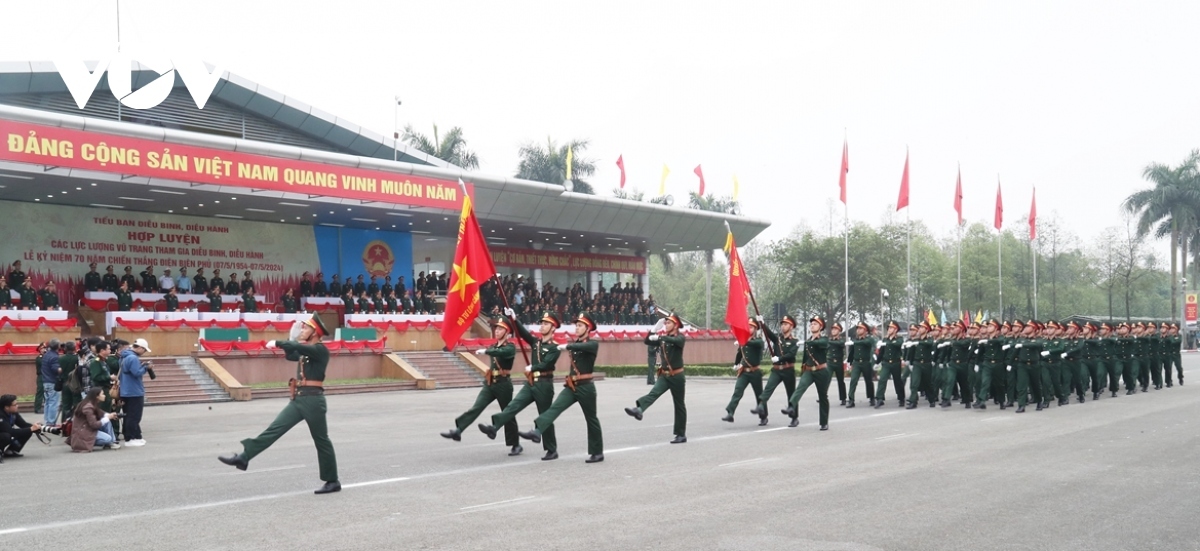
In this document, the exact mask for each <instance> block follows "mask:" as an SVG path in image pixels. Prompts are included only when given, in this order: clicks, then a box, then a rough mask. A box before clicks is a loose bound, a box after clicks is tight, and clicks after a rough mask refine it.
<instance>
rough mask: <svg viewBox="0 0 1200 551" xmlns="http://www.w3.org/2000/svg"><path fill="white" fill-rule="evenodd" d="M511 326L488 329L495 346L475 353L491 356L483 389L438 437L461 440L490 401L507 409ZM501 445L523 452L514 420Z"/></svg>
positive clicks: (512, 452)
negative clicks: (465, 431) (450, 426)
mask: <svg viewBox="0 0 1200 551" xmlns="http://www.w3.org/2000/svg"><path fill="white" fill-rule="evenodd" d="M351 289H353V288H351ZM363 292H364V293H365V292H366V291H363ZM512 326H513V322H512V321H510V320H506V319H499V320H497V321H496V325H495V326H494V327H493V328H492V336H493V337H494V338H495V339H496V343H495V344H493V345H492V346H490V347H488V348H486V349H482V350H476V351H475V353H476V354H487V355H488V356H489V357H491V367H490V368H489V369H488V372H487V375H486V376H485V377H486V380H485V382H484V385H483V388H481V389H479V395H478V396H476V397H475V404H474V405H472V406H471V409H468V410H467V411H465V412H463V414H462V415H459V416H458V418H457V419H455V420H454V428H453V429H452V430H448V431H446V432H443V433H442V438H449V439H450V440H453V441H455V442H459V441H462V432H463V431H464V430H467V427H469V426H471V423H474V422H475V419H478V418H479V415H480V414H481V413H483V410H484V409H486V408H487V407H488V405H489V404H491V403H492V402H496V403H497V404H500V409H501V410H503V409H504V408H506V407H508V403H509V401H511V400H512V396H513V387H512V376H511V375H512V364H513V358H516V356H517V347H516V346H513V343H512V342H511V341H509V337H510V336H511V335H512ZM504 444H505V445H506V446H511V447H512V449H511V450H509V453H508V455H510V456H514V455H521V452H523V451H525V450H524V448H522V447H521V442H520V441H519V440H518V439H517V421H516V420H515V419H514V420H512V421H509V422H508V423H507V424H505V425H504Z"/></svg>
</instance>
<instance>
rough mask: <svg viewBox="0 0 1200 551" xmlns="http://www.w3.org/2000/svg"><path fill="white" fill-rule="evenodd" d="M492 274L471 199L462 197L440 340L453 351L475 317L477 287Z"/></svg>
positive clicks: (476, 310) (486, 249) (488, 255)
mask: <svg viewBox="0 0 1200 551" xmlns="http://www.w3.org/2000/svg"><path fill="white" fill-rule="evenodd" d="M494 275H496V267H495V266H493V265H492V253H490V252H488V248H487V242H486V241H484V239H483V232H482V231H481V230H480V229H479V221H478V220H476V219H475V210H474V209H473V208H472V207H471V197H470V196H469V195H466V194H464V196H463V208H462V214H461V215H460V216H459V218H458V247H457V248H456V249H455V250H454V270H453V272H452V273H451V274H450V287H449V290H448V291H447V293H446V314H445V317H444V318H443V319H442V341H443V342H445V343H446V348H454V347H455V345H457V344H458V340H459V339H460V338H462V335H463V333H465V332H466V331H467V329H469V328H470V327H471V324H472V323H475V318H476V317H478V316H479V310H480V308H481V304H480V303H479V286H480V285H482V284H483V283H484V282H486V281H487V280H488V279H490V278H491V277H492V276H494Z"/></svg>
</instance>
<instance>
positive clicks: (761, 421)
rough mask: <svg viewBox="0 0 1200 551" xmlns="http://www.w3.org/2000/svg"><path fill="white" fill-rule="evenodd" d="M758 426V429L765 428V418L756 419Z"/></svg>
mask: <svg viewBox="0 0 1200 551" xmlns="http://www.w3.org/2000/svg"><path fill="white" fill-rule="evenodd" d="M758 426H760V427H765V426H767V418H766V417H759V418H758Z"/></svg>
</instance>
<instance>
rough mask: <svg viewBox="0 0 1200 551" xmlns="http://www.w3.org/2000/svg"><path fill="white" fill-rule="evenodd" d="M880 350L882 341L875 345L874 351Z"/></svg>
mask: <svg viewBox="0 0 1200 551" xmlns="http://www.w3.org/2000/svg"><path fill="white" fill-rule="evenodd" d="M880 348H883V341H879V342H876V343H875V350H879V349H880Z"/></svg>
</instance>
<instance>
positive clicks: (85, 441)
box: [67, 387, 121, 453]
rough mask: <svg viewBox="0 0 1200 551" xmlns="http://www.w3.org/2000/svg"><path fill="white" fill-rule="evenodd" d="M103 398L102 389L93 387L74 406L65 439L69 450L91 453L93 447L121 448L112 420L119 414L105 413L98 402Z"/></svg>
mask: <svg viewBox="0 0 1200 551" xmlns="http://www.w3.org/2000/svg"><path fill="white" fill-rule="evenodd" d="M105 398H106V397H105V395H104V389H102V388H97V387H93V388H90V389H88V391H87V394H85V395H84V398H83V402H81V403H80V404H79V407H77V408H75V415H74V417H72V418H71V437H70V438H69V439H67V443H68V444H70V445H71V451H73V452H78V453H91V451H92V450H95V449H105V450H107V449H113V450H119V449H121V444H120V443H118V442H117V433H116V431H114V430H113V421H116V420H117V419H118V418H119V416H120V414H117V413H105V412H104V410H103V409H101V407H100V403H101V402H103V401H104V399H105Z"/></svg>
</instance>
